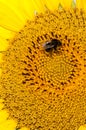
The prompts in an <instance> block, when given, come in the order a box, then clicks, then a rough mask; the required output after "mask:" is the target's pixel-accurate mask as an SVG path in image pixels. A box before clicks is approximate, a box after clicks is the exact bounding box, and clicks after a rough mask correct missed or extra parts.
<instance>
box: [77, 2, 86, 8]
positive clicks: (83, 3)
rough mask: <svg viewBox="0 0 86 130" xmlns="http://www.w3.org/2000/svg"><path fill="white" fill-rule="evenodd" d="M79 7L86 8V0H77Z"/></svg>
mask: <svg viewBox="0 0 86 130" xmlns="http://www.w3.org/2000/svg"><path fill="white" fill-rule="evenodd" d="M76 6H77V8H80V9H84V10H86V0H76Z"/></svg>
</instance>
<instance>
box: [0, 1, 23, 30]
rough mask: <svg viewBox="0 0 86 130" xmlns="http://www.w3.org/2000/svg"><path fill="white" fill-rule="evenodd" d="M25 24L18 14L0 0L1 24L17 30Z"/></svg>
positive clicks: (8, 28)
mask: <svg viewBox="0 0 86 130" xmlns="http://www.w3.org/2000/svg"><path fill="white" fill-rule="evenodd" d="M8 3H9V1H8ZM14 6H15V5H14ZM23 25H24V21H22V20H21V19H20V18H19V17H18V14H16V13H15V11H14V10H13V9H11V7H10V6H8V5H7V4H6V3H3V2H1V1H0V26H1V27H4V28H6V29H7V30H10V31H13V32H16V31H19V29H21V27H22V26H23Z"/></svg>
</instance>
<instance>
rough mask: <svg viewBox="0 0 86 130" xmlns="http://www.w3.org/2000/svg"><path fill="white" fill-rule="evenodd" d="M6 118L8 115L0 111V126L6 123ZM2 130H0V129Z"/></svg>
mask: <svg viewBox="0 0 86 130" xmlns="http://www.w3.org/2000/svg"><path fill="white" fill-rule="evenodd" d="M7 118H8V113H7V111H6V110H1V111H0V125H1V123H3V122H4V121H6V119H7ZM0 130H2V129H0Z"/></svg>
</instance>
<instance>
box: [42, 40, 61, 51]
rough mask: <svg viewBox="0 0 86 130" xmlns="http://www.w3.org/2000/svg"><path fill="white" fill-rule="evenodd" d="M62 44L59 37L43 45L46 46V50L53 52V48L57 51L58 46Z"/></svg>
mask: <svg viewBox="0 0 86 130" xmlns="http://www.w3.org/2000/svg"><path fill="white" fill-rule="evenodd" d="M61 45H62V43H61V41H59V40H57V39H52V40H50V41H48V42H46V43H44V45H43V47H44V49H45V51H47V52H52V50H53V49H54V50H55V51H56V50H57V48H58V47H60V46H61Z"/></svg>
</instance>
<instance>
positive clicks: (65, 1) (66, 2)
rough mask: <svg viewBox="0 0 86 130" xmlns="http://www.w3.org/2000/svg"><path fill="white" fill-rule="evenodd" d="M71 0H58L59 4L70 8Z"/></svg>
mask: <svg viewBox="0 0 86 130" xmlns="http://www.w3.org/2000/svg"><path fill="white" fill-rule="evenodd" d="M72 2H73V0H60V3H61V5H62V6H63V7H64V8H70V7H71V4H72Z"/></svg>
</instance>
